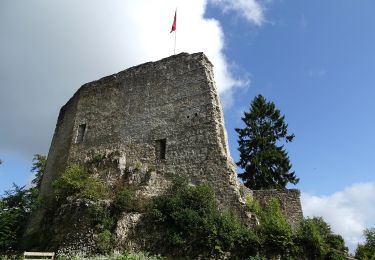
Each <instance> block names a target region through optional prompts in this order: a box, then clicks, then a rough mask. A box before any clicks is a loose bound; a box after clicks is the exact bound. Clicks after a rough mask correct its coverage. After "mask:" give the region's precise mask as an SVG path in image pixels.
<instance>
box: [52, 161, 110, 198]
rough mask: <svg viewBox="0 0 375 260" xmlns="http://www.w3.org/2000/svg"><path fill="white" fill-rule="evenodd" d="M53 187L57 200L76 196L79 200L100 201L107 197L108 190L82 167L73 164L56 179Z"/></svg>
mask: <svg viewBox="0 0 375 260" xmlns="http://www.w3.org/2000/svg"><path fill="white" fill-rule="evenodd" d="M53 187H54V190H55V194H56V196H57V199H58V200H64V199H66V198H67V197H68V196H72V195H77V197H79V198H81V199H90V200H100V199H107V198H108V197H109V192H108V188H107V187H106V186H105V185H104V184H103V182H102V181H100V180H99V179H98V178H95V177H94V176H92V175H91V174H90V173H89V172H88V171H87V170H86V169H85V168H84V167H83V166H81V165H77V164H73V165H71V166H70V167H68V169H67V170H66V171H65V172H64V173H63V174H62V175H61V176H60V178H58V179H57V180H56V181H55V182H54V183H53Z"/></svg>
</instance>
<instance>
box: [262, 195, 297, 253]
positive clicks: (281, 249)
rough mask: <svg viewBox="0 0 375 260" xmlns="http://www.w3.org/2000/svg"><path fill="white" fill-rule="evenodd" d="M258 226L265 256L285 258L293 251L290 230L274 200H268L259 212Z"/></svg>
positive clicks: (276, 201) (277, 202)
mask: <svg viewBox="0 0 375 260" xmlns="http://www.w3.org/2000/svg"><path fill="white" fill-rule="evenodd" d="M260 224H261V225H260V227H259V231H260V236H261V240H262V249H263V252H264V254H265V255H266V256H268V257H271V258H272V257H276V256H279V255H281V257H286V256H288V255H290V254H291V252H293V251H294V243H293V233H292V229H291V227H290V225H289V224H288V223H287V221H286V219H285V217H284V215H283V213H282V212H281V208H280V204H279V201H278V200H277V199H276V198H272V199H270V200H269V202H268V205H267V206H266V207H265V208H264V210H263V211H262V212H261V214H260Z"/></svg>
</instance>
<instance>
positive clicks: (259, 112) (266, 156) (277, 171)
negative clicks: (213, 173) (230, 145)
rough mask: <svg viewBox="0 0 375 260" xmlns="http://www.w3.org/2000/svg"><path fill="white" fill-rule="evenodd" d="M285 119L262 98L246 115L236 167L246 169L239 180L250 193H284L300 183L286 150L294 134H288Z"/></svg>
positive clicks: (272, 104) (240, 131)
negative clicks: (266, 190) (265, 190)
mask: <svg viewBox="0 0 375 260" xmlns="http://www.w3.org/2000/svg"><path fill="white" fill-rule="evenodd" d="M284 119H285V117H284V116H281V115H280V110H278V109H276V107H275V104H274V103H273V102H268V101H267V100H266V99H265V98H264V97H263V96H262V95H258V96H256V97H255V98H254V100H253V101H252V102H251V105H250V111H249V112H248V113H247V112H245V113H244V117H242V121H243V122H244V123H245V128H243V129H240V128H236V129H235V130H236V132H237V133H238V135H239V139H238V144H239V148H238V150H239V151H240V160H239V161H238V162H237V165H238V166H240V167H241V168H242V169H244V172H243V173H240V174H239V177H240V178H241V179H242V180H243V182H244V184H245V186H247V187H249V188H251V189H256V190H257V189H281V188H285V187H286V185H287V184H288V183H289V182H290V183H292V184H297V183H298V181H299V179H298V178H297V177H296V175H295V173H294V171H291V168H292V165H291V163H290V161H289V156H288V153H287V152H286V151H285V149H284V143H285V142H291V141H292V140H293V138H294V134H288V131H287V128H288V125H287V124H286V123H285V122H284Z"/></svg>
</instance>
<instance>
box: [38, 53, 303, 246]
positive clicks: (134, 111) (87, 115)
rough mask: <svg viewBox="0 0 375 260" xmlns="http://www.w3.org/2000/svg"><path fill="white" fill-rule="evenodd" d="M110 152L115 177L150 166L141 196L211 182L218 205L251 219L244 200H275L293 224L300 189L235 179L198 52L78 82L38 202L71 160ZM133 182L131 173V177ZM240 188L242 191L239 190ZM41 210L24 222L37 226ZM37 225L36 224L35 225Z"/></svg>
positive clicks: (122, 224) (209, 77)
mask: <svg viewBox="0 0 375 260" xmlns="http://www.w3.org/2000/svg"><path fill="white" fill-rule="evenodd" d="M114 151H116V156H117V161H118V169H117V171H118V174H119V175H121V174H123V173H124V171H125V170H126V169H127V167H132V166H134V165H137V164H140V165H143V166H146V167H148V168H149V169H151V168H152V169H153V170H152V173H151V177H150V179H149V180H147V181H148V184H147V185H144V186H142V189H141V190H140V192H141V193H142V194H143V195H146V196H149V197H152V196H156V195H159V194H161V193H162V192H163V191H165V190H166V188H167V187H168V180H167V179H168V178H167V176H171V175H178V176H184V177H185V178H186V179H187V180H188V181H189V182H190V183H191V184H192V185H199V184H208V185H210V186H211V187H212V188H213V190H214V192H215V195H216V197H217V199H218V201H219V205H220V206H223V207H226V208H232V209H233V210H235V211H237V212H238V213H239V214H240V215H241V216H242V217H243V218H245V219H248V220H249V221H251V219H252V215H251V213H248V212H246V210H245V199H244V198H245V196H247V195H253V196H254V197H255V198H257V199H258V200H259V201H260V202H265V203H266V201H267V200H268V198H269V197H277V198H278V199H279V200H280V202H281V206H282V209H283V210H284V212H285V213H286V215H287V218H288V220H289V222H290V223H291V224H292V226H293V225H295V223H297V222H298V221H299V219H301V217H302V211H301V206H300V202H299V191H296V190H287V191H284V192H278V191H267V192H264V191H251V190H248V189H247V188H245V187H242V188H240V186H243V185H241V184H240V183H239V182H238V180H237V174H236V172H235V166H234V163H233V161H232V158H231V156H230V154H229V149H228V142H227V137H226V131H225V128H224V121H223V112H222V108H221V105H220V101H219V96H218V93H217V89H216V86H215V82H214V77H213V65H212V64H211V62H210V61H209V60H208V59H207V57H206V56H205V55H204V54H203V53H194V54H187V53H181V54H178V55H174V56H171V57H168V58H165V59H162V60H159V61H156V62H148V63H145V64H141V65H138V66H135V67H132V68H129V69H126V70H124V71H121V72H119V73H117V74H113V75H110V76H107V77H104V78H101V79H99V80H96V81H93V82H90V83H87V84H85V85H83V86H82V87H81V88H80V89H78V91H77V92H76V93H75V94H74V95H73V97H72V98H71V99H70V100H69V101H68V102H67V103H66V104H65V105H64V106H63V107H62V108H61V110H60V114H59V117H58V120H57V124H56V129H55V132H54V136H53V140H52V144H51V147H50V150H49V153H48V159H47V165H46V172H45V175H44V177H43V181H42V186H41V198H42V199H43V201H45V202H46V203H47V204H48V201H52V199H53V196H54V194H53V189H52V184H53V182H54V181H55V180H56V179H57V178H58V177H59V176H60V175H61V174H62V173H63V172H64V171H65V170H66V168H67V167H68V166H69V165H71V164H74V163H85V162H86V161H87V160H88V159H90V158H92V155H93V154H110V153H113V152H114ZM132 178H133V179H132V181H135V182H136V180H137V176H132ZM240 191H241V192H240ZM43 214H44V213H43V210H40V211H39V213H38V214H36V216H35V217H34V219H33V220H32V221H31V226H33V225H34V226H38V225H39V224H40V223H41V222H42V219H43ZM137 220H139V216H138V215H129V214H128V215H124V217H123V220H121V221H119V223H118V229H117V231H116V233H117V236H118V238H119V240H122V241H125V240H126V239H127V237H128V235H127V234H126V232H128V231H124V230H129V229H130V227H131V226H132V225H133V226H134V223H135V222H136V221H137ZM38 223H39V224H38Z"/></svg>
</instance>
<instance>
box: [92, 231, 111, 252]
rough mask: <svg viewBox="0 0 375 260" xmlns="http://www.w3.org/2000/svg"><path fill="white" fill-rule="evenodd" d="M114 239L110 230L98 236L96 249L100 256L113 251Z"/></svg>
mask: <svg viewBox="0 0 375 260" xmlns="http://www.w3.org/2000/svg"><path fill="white" fill-rule="evenodd" d="M113 244H114V241H113V237H112V233H111V231H109V230H108V229H106V230H104V231H103V232H101V233H99V234H98V236H97V241H96V247H97V250H98V253H99V254H108V253H110V252H111V251H112V250H113Z"/></svg>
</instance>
